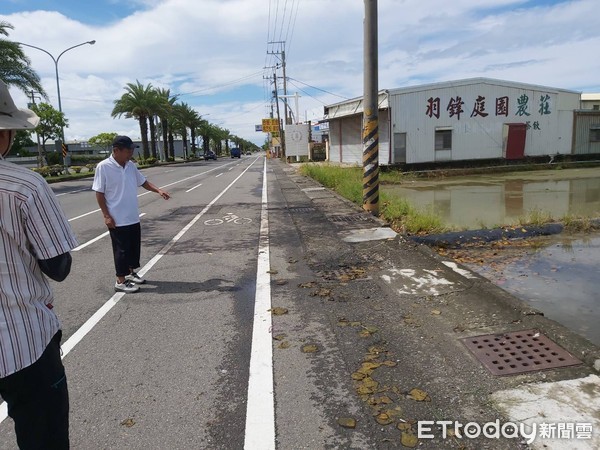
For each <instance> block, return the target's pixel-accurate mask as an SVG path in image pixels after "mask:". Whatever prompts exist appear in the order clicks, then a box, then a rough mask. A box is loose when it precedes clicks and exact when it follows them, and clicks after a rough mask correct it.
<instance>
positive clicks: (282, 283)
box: [275, 280, 288, 286]
mask: <svg viewBox="0 0 600 450" xmlns="http://www.w3.org/2000/svg"><path fill="white" fill-rule="evenodd" d="M275 284H276V285H277V286H284V285H286V284H288V282H287V280H277V281H276V282H275Z"/></svg>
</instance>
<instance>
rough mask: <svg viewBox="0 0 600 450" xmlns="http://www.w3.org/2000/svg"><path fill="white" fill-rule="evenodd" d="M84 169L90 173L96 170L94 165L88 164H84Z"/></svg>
mask: <svg viewBox="0 0 600 450" xmlns="http://www.w3.org/2000/svg"><path fill="white" fill-rule="evenodd" d="M85 167H86V169H87V170H89V171H90V172H93V171H94V169H95V168H96V164H92V163H90V164H86V165H85Z"/></svg>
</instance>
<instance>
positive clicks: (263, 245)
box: [244, 159, 275, 450]
mask: <svg viewBox="0 0 600 450" xmlns="http://www.w3.org/2000/svg"><path fill="white" fill-rule="evenodd" d="M264 164H265V165H264V171H263V191H262V208H261V212H260V237H259V245H258V266H257V268H256V294H255V297H254V323H253V327H252V351H251V353H250V377H249V379H248V403H247V407H246V432H245V433H246V434H245V439H244V449H245V450H271V449H272V450H274V449H275V400H274V393H273V343H272V342H273V339H272V336H271V311H270V310H271V278H270V277H271V276H270V275H269V273H268V272H269V270H270V264H271V263H270V257H269V214H268V212H267V206H268V198H267V160H266V159H265V163H264ZM246 170H248V169H246Z"/></svg>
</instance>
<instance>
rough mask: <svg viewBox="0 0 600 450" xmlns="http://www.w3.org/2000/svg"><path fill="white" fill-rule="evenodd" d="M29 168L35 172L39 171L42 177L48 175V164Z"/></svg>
mask: <svg viewBox="0 0 600 450" xmlns="http://www.w3.org/2000/svg"><path fill="white" fill-rule="evenodd" d="M31 170H33V171H34V172H36V173H39V174H40V175H41V176H43V177H47V176H48V175H49V172H48V166H44V167H34V168H32V169H31Z"/></svg>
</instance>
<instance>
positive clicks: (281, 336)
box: [273, 334, 287, 341]
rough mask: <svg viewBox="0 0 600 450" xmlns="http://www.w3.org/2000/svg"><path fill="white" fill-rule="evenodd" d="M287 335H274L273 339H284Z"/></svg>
mask: <svg viewBox="0 0 600 450" xmlns="http://www.w3.org/2000/svg"><path fill="white" fill-rule="evenodd" d="M286 337H287V336H286V335H285V334H278V335H277V336H273V339H275V340H276V341H283V340H284V339H285V338H286Z"/></svg>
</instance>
